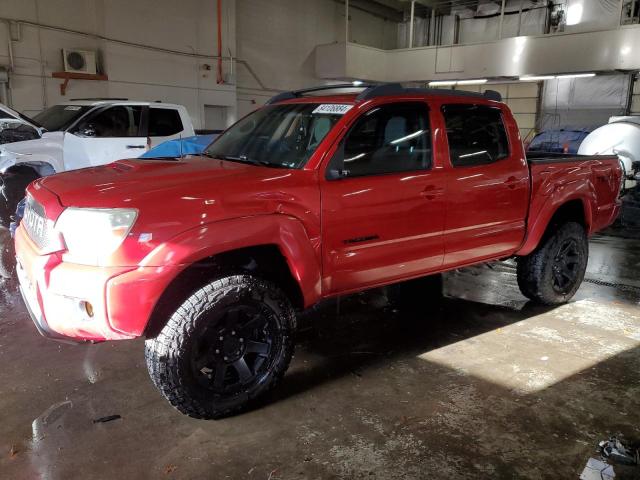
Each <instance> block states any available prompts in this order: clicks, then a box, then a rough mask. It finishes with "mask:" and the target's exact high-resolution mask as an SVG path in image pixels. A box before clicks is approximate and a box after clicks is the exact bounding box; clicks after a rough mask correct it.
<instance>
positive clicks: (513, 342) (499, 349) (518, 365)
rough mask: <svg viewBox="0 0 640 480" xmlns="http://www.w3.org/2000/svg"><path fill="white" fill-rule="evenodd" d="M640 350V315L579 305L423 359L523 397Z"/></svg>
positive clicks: (636, 311)
mask: <svg viewBox="0 0 640 480" xmlns="http://www.w3.org/2000/svg"><path fill="white" fill-rule="evenodd" d="M638 346H640V309H638V308H635V307H628V306H624V307H623V306H621V305H616V304H613V303H611V304H604V303H597V302H593V301H590V300H580V301H577V302H573V303H569V304H566V305H562V306H560V307H557V308H555V309H553V310H551V311H549V312H546V313H544V314H540V315H536V316H533V317H531V318H527V319H525V320H522V321H520V322H517V323H514V324H511V325H508V326H506V327H503V328H498V329H496V330H492V331H490V332H487V333H484V334H481V335H478V336H475V337H472V338H468V339H465V340H462V341H460V342H456V343H453V344H450V345H447V346H445V347H442V348H439V349H437V350H432V351H429V352H426V353H423V354H421V355H419V358H421V359H423V360H427V361H429V362H434V363H437V364H439V365H443V366H446V367H449V368H452V369H454V370H456V371H458V372H460V373H462V374H465V375H471V376H475V377H479V378H481V379H483V380H486V381H488V382H491V383H495V384H498V385H500V386H502V387H505V388H508V389H509V390H512V391H515V392H520V393H524V394H526V393H533V392H538V391H540V390H543V389H545V388H547V387H549V386H551V385H553V384H555V383H558V382H560V381H562V380H564V379H566V378H568V377H570V376H572V375H575V374H577V373H579V372H581V371H583V370H586V369H589V368H591V367H593V366H594V365H597V364H598V363H600V362H603V361H605V360H607V359H609V358H611V357H613V356H615V355H618V354H620V353H622V352H625V351H627V350H630V349H633V348H636V347H638Z"/></svg>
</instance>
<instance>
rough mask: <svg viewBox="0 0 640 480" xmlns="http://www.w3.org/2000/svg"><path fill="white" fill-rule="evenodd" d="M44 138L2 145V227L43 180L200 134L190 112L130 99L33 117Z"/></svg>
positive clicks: (84, 103) (85, 103)
mask: <svg viewBox="0 0 640 480" xmlns="http://www.w3.org/2000/svg"><path fill="white" fill-rule="evenodd" d="M34 120H35V121H36V122H37V124H38V125H41V126H42V127H43V129H44V133H42V136H41V137H40V138H37V139H34V140H26V141H21V142H15V143H6V144H4V145H0V225H4V226H8V223H9V218H10V215H12V214H13V213H14V212H15V207H16V205H17V203H18V202H19V201H20V199H22V197H23V196H24V189H25V188H26V186H27V185H28V184H29V183H30V182H31V181H33V180H35V179H36V178H38V177H42V176H46V175H52V174H54V173H59V172H64V171H67V170H76V169H78V168H84V167H92V166H96V165H104V164H106V163H111V162H113V161H116V160H120V159H123V158H136V157H139V156H140V155H142V154H143V153H145V152H146V151H147V150H148V149H150V148H152V147H154V146H156V145H158V144H160V143H162V142H164V141H166V140H171V139H174V138H181V137H189V136H192V135H194V134H195V132H194V130H193V125H192V123H191V119H190V118H189V114H188V113H187V110H186V108H185V107H183V106H181V105H172V104H168V103H158V102H135V101H128V100H125V99H87V100H74V101H71V102H67V103H63V104H60V105H55V106H52V107H50V108H48V109H46V110H44V111H43V112H41V113H39V114H38V115H36V116H35V117H34Z"/></svg>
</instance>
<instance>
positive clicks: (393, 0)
mask: <svg viewBox="0 0 640 480" xmlns="http://www.w3.org/2000/svg"><path fill="white" fill-rule="evenodd" d="M334 1H336V2H337V3H341V4H344V0H334ZM545 1H546V0H533V2H534V3H536V2H540V3H544V2H545ZM488 3H495V4H496V5H501V3H502V2H501V0H495V1H490V0H416V3H415V15H417V16H422V17H424V16H427V15H431V11H432V10H436V13H437V14H440V15H443V14H448V13H450V12H451V10H452V9H453V8H468V9H471V10H476V9H477V7H478V5H479V4H488ZM349 6H350V7H351V8H356V9H359V10H362V11H365V12H368V13H371V14H373V15H376V16H378V17H382V18H385V19H386V20H391V21H395V22H402V21H403V20H404V19H405V18H406V17H407V16H408V14H409V10H410V9H411V0H349Z"/></svg>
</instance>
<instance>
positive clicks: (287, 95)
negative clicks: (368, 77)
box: [267, 83, 375, 105]
mask: <svg viewBox="0 0 640 480" xmlns="http://www.w3.org/2000/svg"><path fill="white" fill-rule="evenodd" d="M374 86H375V85H373V84H369V83H365V84H360V85H354V84H353V83H338V84H334V85H321V86H319V87H311V88H303V89H301V90H291V91H290V92H282V93H279V94H278V95H276V96H274V97H272V98H270V99H269V101H268V102H267V105H271V104H272V103H277V102H282V101H284V100H291V99H292V98H300V97H302V96H303V95H305V94H307V93H314V92H321V91H323V90H344V89H345V88H371V87H374Z"/></svg>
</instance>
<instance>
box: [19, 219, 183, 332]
mask: <svg viewBox="0 0 640 480" xmlns="http://www.w3.org/2000/svg"><path fill="white" fill-rule="evenodd" d="M15 242H16V260H17V264H18V267H17V272H18V279H19V282H20V291H21V293H22V297H23V299H24V302H25V304H26V306H27V308H28V310H29V313H30V315H31V318H32V319H33V321H34V323H35V325H36V328H37V329H38V331H39V332H40V333H41V334H43V335H44V336H46V337H49V338H54V339H56V340H72V341H76V342H77V341H94V342H95V341H104V340H122V339H129V338H135V337H139V336H141V335H143V334H144V330H145V328H146V325H147V323H148V321H149V318H150V317H151V314H152V312H153V308H154V307H155V305H156V303H157V301H158V300H159V298H160V296H161V295H162V293H163V292H164V291H165V289H166V287H167V286H168V285H169V283H170V282H171V280H173V278H175V275H177V273H179V271H180V270H181V268H180V267H178V266H171V267H93V266H86V265H77V264H71V263H68V262H64V261H63V258H62V255H60V254H59V253H53V254H48V255H43V254H41V252H39V251H38V249H37V247H36V246H35V244H34V243H33V242H32V241H31V240H30V239H29V238H28V236H27V235H26V233H25V232H24V229H23V228H18V229H17V231H16V238H15ZM89 307H90V308H89Z"/></svg>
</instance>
